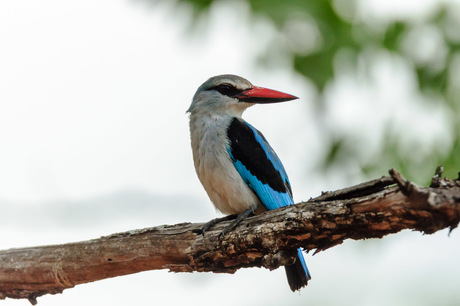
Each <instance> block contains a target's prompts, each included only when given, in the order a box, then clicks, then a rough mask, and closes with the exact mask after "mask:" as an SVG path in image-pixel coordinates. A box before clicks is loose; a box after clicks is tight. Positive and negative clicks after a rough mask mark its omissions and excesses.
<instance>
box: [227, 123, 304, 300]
mask: <svg viewBox="0 0 460 306" xmlns="http://www.w3.org/2000/svg"><path fill="white" fill-rule="evenodd" d="M227 136H228V139H229V144H228V146H227V152H228V154H229V155H230V158H231V159H232V161H233V165H235V168H236V170H237V171H238V173H239V174H240V175H241V177H242V178H243V180H244V181H245V182H246V184H248V186H249V187H250V188H251V189H252V191H254V192H255V193H256V194H257V196H258V197H259V199H260V201H261V202H262V204H263V205H264V206H265V207H266V208H267V209H268V210H273V209H276V208H279V207H283V206H287V205H291V204H293V203H294V200H293V198H292V190H291V184H290V183H289V179H288V176H287V174H286V170H284V167H283V164H282V163H281V161H280V159H279V158H278V156H277V155H276V153H275V151H273V149H272V147H271V146H270V144H269V143H268V142H267V140H266V139H265V137H264V136H263V135H262V133H260V132H259V131H258V130H257V129H256V128H254V127H253V126H252V125H250V124H249V123H247V122H246V121H244V120H242V119H238V118H233V120H232V122H231V123H230V125H229V127H228V129H227ZM296 257H297V260H296V261H295V263H294V264H289V265H286V266H285V268H286V275H287V278H288V282H289V286H290V287H291V290H292V291H295V290H298V289H300V288H302V287H304V286H306V285H307V283H308V280H310V279H311V276H310V272H309V271H308V268H307V265H306V263H305V259H304V257H303V254H302V249H300V248H299V249H297V256H296Z"/></svg>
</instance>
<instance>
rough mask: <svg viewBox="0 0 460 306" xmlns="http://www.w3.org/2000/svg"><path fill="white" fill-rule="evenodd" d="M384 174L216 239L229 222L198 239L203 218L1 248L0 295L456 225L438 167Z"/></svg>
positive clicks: (251, 261) (225, 265)
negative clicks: (416, 180) (426, 182)
mask: <svg viewBox="0 0 460 306" xmlns="http://www.w3.org/2000/svg"><path fill="white" fill-rule="evenodd" d="M390 175H391V176H390V177H382V178H380V179H377V180H373V181H370V182H366V183H363V184H360V185H357V186H353V187H350V188H346V189H342V190H338V191H334V192H326V193H323V194H322V195H321V196H319V197H317V198H314V199H310V200H309V201H307V202H302V203H299V204H297V205H293V206H289V207H284V208H281V209H277V210H274V211H270V212H267V213H264V214H262V215H259V216H255V217H252V218H249V219H247V220H245V221H243V222H242V223H241V224H240V225H239V226H238V227H237V228H235V230H233V231H232V232H231V233H229V234H227V235H226V236H224V237H223V238H222V239H218V235H219V233H220V232H221V231H222V229H223V228H224V227H225V226H227V225H228V222H229V221H224V222H222V223H219V224H217V225H216V226H215V227H213V228H212V229H211V230H210V231H208V232H206V234H205V236H204V237H203V236H202V235H201V234H200V229H201V227H202V226H203V224H191V223H181V224H176V225H163V226H157V227H153V228H147V229H142V230H133V231H128V232H124V233H118V234H113V235H110V236H106V237H101V238H98V239H94V240H89V241H82V242H76V243H68V244H63V245H51V246H42V247H30V248H21V249H9V250H4V251H0V299H5V298H6V297H9V298H27V299H29V301H30V302H31V303H32V304H36V298H37V297H38V296H41V295H44V294H55V293H61V292H62V291H63V290H64V289H67V288H72V287H74V286H75V285H78V284H83V283H88V282H93V281H96V280H101V279H105V278H109V277H114V276H121V275H127V274H131V273H136V272H141V271H146V270H155V269H169V270H170V271H173V272H192V271H211V272H224V273H233V272H235V271H236V270H237V269H240V268H245V267H265V268H268V269H276V268H278V267H279V266H281V265H285V264H286V263H288V262H290V261H291V260H292V258H293V255H294V254H295V250H296V249H297V248H298V247H303V248H304V249H306V250H313V249H315V250H316V252H318V251H322V250H325V249H327V248H330V247H333V246H335V245H338V244H340V243H342V242H343V241H344V240H345V239H366V238H376V237H378V238H379V237H383V236H384V235H387V234H390V233H396V232H399V231H401V230H403V229H412V230H417V231H421V232H424V233H428V234H431V233H434V232H436V231H438V230H440V229H444V228H447V227H449V228H450V229H451V230H452V229H454V228H455V227H457V225H458V223H459V221H460V180H458V179H457V180H454V181H451V180H447V179H442V178H441V176H442V170H441V169H438V171H437V174H436V175H435V177H434V178H433V181H432V184H431V186H430V187H426V188H422V187H418V186H416V185H415V184H413V183H411V182H409V181H407V180H405V179H404V177H402V175H401V174H399V173H398V172H396V171H395V170H390Z"/></svg>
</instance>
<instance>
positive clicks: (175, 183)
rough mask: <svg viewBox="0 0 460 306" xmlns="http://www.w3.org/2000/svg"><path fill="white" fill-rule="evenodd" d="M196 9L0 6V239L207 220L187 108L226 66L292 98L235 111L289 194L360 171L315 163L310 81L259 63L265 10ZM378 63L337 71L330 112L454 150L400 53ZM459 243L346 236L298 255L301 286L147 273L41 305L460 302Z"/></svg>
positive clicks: (380, 7)
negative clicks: (201, 17)
mask: <svg viewBox="0 0 460 306" xmlns="http://www.w3.org/2000/svg"><path fill="white" fill-rule="evenodd" d="M235 3H236V2H235ZM363 3H364V4H363V5H362V7H363V8H362V9H363V12H364V13H363V16H366V18H376V19H379V20H381V22H382V23H384V22H386V20H389V19H390V18H397V17H398V16H412V18H416V17H417V16H420V15H423V14H427V12H429V11H430V10H431V9H432V7H433V5H436V3H437V2H435V1H422V2H421V1H415V0H414V1H404V4H401V3H400V1H390V2H388V1H383V0H382V1H364V2H363ZM188 13H189V10H188V9H187V7H185V6H181V7H177V6H175V5H173V4H168V3H167V4H165V3H161V4H159V3H157V4H155V5H151V6H150V5H147V4H146V3H144V2H142V1H129V0H112V1H108V0H101V1H88V0H83V1H72V2H69V1H67V2H58V1H40V2H37V1H31V0H25V1H21V2H19V1H8V2H6V1H3V2H0V84H1V85H0V207H1V213H0V217H1V219H0V220H1V221H0V249H7V248H11V247H24V246H35V245H45V244H51V243H65V242H72V241H80V240H85V239H91V238H96V237H99V236H102V235H107V234H110V233H114V232H120V231H127V230H131V229H135V228H143V227H149V226H156V225H160V224H174V223H178V222H205V221H207V220H209V219H211V218H214V217H216V216H217V215H218V214H217V213H216V212H215V210H214V208H213V207H212V204H211V203H210V201H209V200H208V198H207V196H206V194H205V192H204V190H203V188H202V187H201V185H200V183H199V181H198V179H197V178H196V175H195V171H194V168H193V163H192V158H191V152H190V144H189V134H188V118H187V115H186V114H185V110H186V109H187V108H188V106H189V104H190V102H191V98H192V96H193V94H194V92H195V90H196V88H198V86H199V85H201V83H203V82H204V81H205V80H206V79H207V78H209V77H210V76H213V75H217V74H222V73H234V74H238V75H241V76H244V77H246V78H247V79H249V80H250V81H252V82H253V83H254V84H256V85H260V86H264V87H269V88H273V89H277V90H281V91H285V92H288V93H292V94H294V95H296V96H299V97H300V100H297V101H293V102H291V103H282V104H277V105H269V106H255V107H253V108H251V109H249V110H248V112H247V113H246V114H245V118H246V119H247V120H248V121H249V122H251V124H253V125H254V126H256V127H257V128H258V129H260V130H261V131H263V133H264V134H265V136H266V137H267V139H268V140H269V141H270V143H271V144H272V146H273V147H274V149H275V150H276V151H277V153H278V155H279V156H280V158H281V160H282V161H283V163H284V165H285V168H286V170H287V172H288V174H289V176H290V180H291V182H292V185H293V190H294V196H295V198H296V200H297V201H300V200H306V199H308V198H309V197H311V196H315V195H318V194H319V193H320V192H321V191H322V190H332V189H336V188H339V187H344V186H347V185H350V184H353V183H358V182H360V181H361V180H362V179H363V178H362V177H361V175H360V174H359V173H358V172H357V171H356V170H355V169H356V167H355V165H349V167H346V169H342V168H340V169H334V172H333V173H320V172H318V171H317V170H315V169H316V168H315V165H316V163H317V162H318V161H319V160H320V156H321V154H322V153H324V151H325V146H324V144H322V143H321V130H320V129H319V128H318V127H315V125H314V124H312V122H314V118H312V115H311V113H312V112H309V110H311V108H312V106H311V104H309V101H311V100H312V99H313V98H314V95H315V93H314V91H313V90H312V86H311V85H310V84H309V82H308V81H306V80H304V79H302V78H300V77H299V76H298V75H296V74H294V73H292V72H290V71H289V69H288V67H289V63H288V62H286V63H283V60H280V62H279V63H277V64H276V65H274V66H273V67H272V68H265V69H263V68H260V67H257V66H256V64H255V58H256V57H257V56H258V55H260V54H262V53H263V52H264V50H265V48H267V47H268V42H269V41H270V39H271V38H273V37H274V36H275V35H276V34H275V32H274V28H273V26H272V25H271V24H270V23H269V22H268V21H266V20H263V19H261V18H258V19H256V20H251V21H250V17H251V16H250V14H249V11H248V9H247V7H246V6H245V5H244V4H240V3H236V4H232V5H230V4H228V3H227V4H220V5H218V6H216V7H214V8H213V9H212V12H211V15H210V18H209V20H207V21H201V22H199V23H198V24H197V25H196V27H197V28H196V30H192V31H190V29H189V28H190V25H189V24H187V22H189V21H190V15H189V14H188ZM363 18H364V17H363ZM206 28H208V29H206ZM372 72H373V73H372V78H371V79H370V80H367V81H366V85H367V86H365V87H363V86H362V84H361V83H359V82H358V80H356V79H353V78H350V77H349V76H348V77H347V76H343V78H339V79H338V81H337V82H336V83H334V84H331V88H332V89H333V90H331V93H330V94H329V96H328V97H326V101H325V102H326V107H327V108H328V110H329V112H328V116H329V117H328V118H326V120H329V121H331V122H335V124H336V125H337V126H340V128H343V129H344V130H347V131H355V130H356V131H359V132H360V134H359V135H360V137H362V141H364V142H368V143H369V147H368V149H369V150H372V149H373V148H375V146H378V142H379V139H381V137H383V124H384V123H385V122H386V121H387V120H388V119H389V118H390V119H391V120H392V122H394V124H395V126H396V127H403V128H404V131H405V135H406V136H405V137H408V139H410V140H411V141H422V140H421V139H422V138H420V134H422V133H424V134H425V135H424V138H423V141H426V142H427V143H428V144H430V145H431V144H433V143H434V142H436V143H437V145H448V144H447V141H448V140H447V139H446V137H445V136H443V133H444V132H445V130H446V129H445V126H446V125H444V124H443V123H442V120H441V118H445V117H446V110H444V109H439V108H436V109H430V108H427V106H426V105H425V104H424V103H423V99H422V98H421V97H419V95H418V94H417V93H416V87H415V81H414V79H413V76H411V75H410V74H408V72H407V69H406V68H405V67H404V65H403V64H401V63H400V62H399V60H398V59H397V58H392V57H391V56H388V55H382V56H381V59H380V60H379V61H378V62H377V64H376V65H375V67H373V71H372ZM389 88H391V90H389ZM447 117H448V116H447ZM407 118H410V121H409V120H408V119H407ZM417 122H418V123H420V122H423V124H422V125H419V124H417ZM421 128H423V130H420V129H421ZM427 132H429V133H430V134H429V135H428V136H427V135H426V133H427ZM417 137H419V138H417ZM363 158H365V156H363ZM385 174H386V173H382V175H385ZM459 242H460V235H459V234H458V231H457V230H455V231H453V232H452V233H451V235H450V237H448V234H447V231H441V232H439V233H437V234H435V235H431V236H422V235H421V234H420V233H410V232H404V233H401V234H398V235H395V236H389V237H387V238H385V239H381V240H367V241H359V242H356V241H346V242H345V243H344V244H343V245H341V246H338V247H335V248H333V249H330V250H327V251H325V252H322V253H319V254H317V255H315V256H314V257H312V256H311V255H307V256H306V259H307V263H308V265H309V268H310V271H311V273H312V276H313V279H312V281H311V282H310V283H309V285H308V287H307V288H306V289H304V290H302V291H301V292H300V293H292V292H291V291H290V290H289V287H288V285H287V281H286V279H285V274H284V269H278V270H277V271H268V270H265V269H245V270H240V271H238V272H237V273H236V274H234V275H227V274H212V273H193V274H173V273H168V272H167V271H149V272H144V273H139V274H135V275H130V276H124V277H118V278H114V279H108V280H103V281H99V282H95V283H91V284H86V285H80V286H77V287H75V288H73V289H69V290H65V291H64V293H63V294H60V295H54V296H45V297H41V298H39V299H38V302H39V305H82V304H84V305H126V304H135V305H152V304H154V305H157V304H159V305H161V304H168V305H176V304H177V305H179V304H187V305H211V304H217V303H218V304H220V305H234V304H241V305H246V304H251V305H257V304H264V305H280V304H286V305H290V304H293V305H410V304H417V305H432V304H434V303H436V302H439V297H440V296H442V297H443V299H442V301H443V302H442V303H441V304H443V305H449V304H450V305H456V304H459V303H460V293H459V292H458V284H459V283H460V273H459V272H460V268H459V267H460V266H459V265H458V258H460V244H459ZM0 304H1V305H29V302H28V301H26V300H10V299H8V300H6V301H0Z"/></svg>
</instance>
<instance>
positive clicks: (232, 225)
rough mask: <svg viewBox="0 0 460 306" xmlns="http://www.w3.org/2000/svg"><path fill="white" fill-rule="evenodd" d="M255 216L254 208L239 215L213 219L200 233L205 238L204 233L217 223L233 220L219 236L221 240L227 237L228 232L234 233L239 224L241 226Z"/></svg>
mask: <svg viewBox="0 0 460 306" xmlns="http://www.w3.org/2000/svg"><path fill="white" fill-rule="evenodd" d="M253 214H254V210H253V209H252V208H249V209H248V210H245V211H244V212H242V213H241V214H239V215H228V216H225V217H223V218H216V219H212V220H211V221H209V222H207V223H205V225H203V227H202V228H201V231H199V233H200V234H201V235H203V236H204V233H205V232H207V231H208V230H209V229H210V228H211V227H213V226H214V225H216V224H217V223H220V222H224V221H229V220H233V219H234V220H233V221H232V222H231V223H230V224H229V225H228V226H227V227H226V228H224V229H223V230H222V232H220V234H219V239H220V238H222V237H223V236H225V235H226V234H227V233H228V232H230V231H232V230H233V229H234V228H235V227H236V226H237V225H238V224H240V222H241V221H243V220H244V219H246V218H247V217H250V216H252V215H253Z"/></svg>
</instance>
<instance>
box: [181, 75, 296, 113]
mask: <svg viewBox="0 0 460 306" xmlns="http://www.w3.org/2000/svg"><path fill="white" fill-rule="evenodd" d="M294 99H298V98H297V97H296V96H293V95H290V94H287V93H284V92H280V91H276V90H272V89H268V88H263V87H258V86H254V85H252V84H251V83H250V82H249V81H248V80H246V79H244V78H242V77H239V76H237V75H231V74H223V75H218V76H215V77H212V78H210V79H209V80H207V81H206V82H204V83H203V85H201V86H200V87H199V88H198V90H197V91H196V93H195V95H194V96H193V101H192V104H191V105H190V107H189V109H188V110H187V112H189V113H191V114H194V113H208V114H228V115H232V116H238V117H239V116H241V114H242V113H243V111H244V110H245V109H246V108H248V107H250V106H252V105H254V104H256V103H277V102H284V101H290V100H294Z"/></svg>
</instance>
